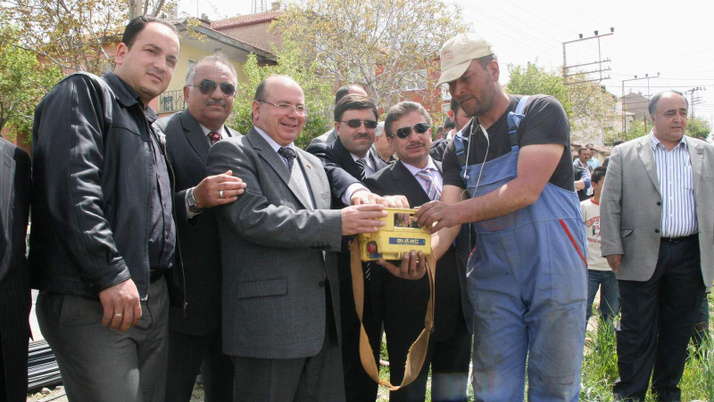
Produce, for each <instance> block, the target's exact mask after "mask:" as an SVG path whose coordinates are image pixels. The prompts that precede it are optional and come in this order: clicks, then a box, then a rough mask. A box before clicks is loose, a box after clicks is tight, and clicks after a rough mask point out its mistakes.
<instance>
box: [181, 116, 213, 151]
mask: <svg viewBox="0 0 714 402" xmlns="http://www.w3.org/2000/svg"><path fill="white" fill-rule="evenodd" d="M181 126H182V127H183V131H184V132H185V133H186V139H187V140H188V143H189V144H191V148H193V150H194V151H195V152H196V154H197V155H198V157H199V158H201V161H203V163H204V164H206V158H207V157H208V150H209V148H210V146H209V145H208V140H207V139H206V135H205V134H203V130H202V129H201V126H200V125H199V124H198V122H197V121H196V119H194V118H193V116H191V114H190V113H189V112H188V110H186V111H184V112H182V113H181Z"/></svg>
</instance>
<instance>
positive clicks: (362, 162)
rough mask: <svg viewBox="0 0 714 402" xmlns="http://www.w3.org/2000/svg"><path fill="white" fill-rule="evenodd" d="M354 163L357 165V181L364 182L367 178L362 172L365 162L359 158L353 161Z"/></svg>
mask: <svg viewBox="0 0 714 402" xmlns="http://www.w3.org/2000/svg"><path fill="white" fill-rule="evenodd" d="M355 163H357V166H358V167H359V177H358V179H359V181H364V179H366V178H367V175H366V174H365V172H364V168H365V166H367V161H366V160H364V159H362V158H360V159H357V160H356V161H355Z"/></svg>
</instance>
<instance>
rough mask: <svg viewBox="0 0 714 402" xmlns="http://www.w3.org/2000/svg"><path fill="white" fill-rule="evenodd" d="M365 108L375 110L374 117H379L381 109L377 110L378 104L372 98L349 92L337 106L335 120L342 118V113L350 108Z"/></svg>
mask: <svg viewBox="0 0 714 402" xmlns="http://www.w3.org/2000/svg"><path fill="white" fill-rule="evenodd" d="M354 109H357V110H365V109H370V110H372V112H374V119H375V120H377V119H378V118H379V111H377V105H375V104H374V102H372V99H370V98H368V97H366V96H364V95H360V94H348V95H345V96H344V97H343V98H342V99H340V101H339V102H337V106H335V121H340V120H342V115H343V114H344V113H345V112H346V111H348V110H354Z"/></svg>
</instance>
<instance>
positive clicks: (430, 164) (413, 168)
mask: <svg viewBox="0 0 714 402" xmlns="http://www.w3.org/2000/svg"><path fill="white" fill-rule="evenodd" d="M402 165H404V167H405V168H407V170H408V171H409V173H411V174H412V176H416V174H417V173H419V172H421V171H422V170H425V169H426V170H433V171H436V172H438V171H439V169H437V168H436V164H434V160H433V159H431V156H430V157H429V162H427V164H426V166H425V167H424V169H422V168H418V167H416V166H414V165H410V164H408V163H406V162H404V161H402Z"/></svg>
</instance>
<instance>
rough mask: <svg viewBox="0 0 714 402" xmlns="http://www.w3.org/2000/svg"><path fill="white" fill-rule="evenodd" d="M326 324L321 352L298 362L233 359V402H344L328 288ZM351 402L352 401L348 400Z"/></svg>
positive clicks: (340, 361) (340, 365) (337, 346)
mask: <svg viewBox="0 0 714 402" xmlns="http://www.w3.org/2000/svg"><path fill="white" fill-rule="evenodd" d="M325 293H326V295H327V296H326V297H327V314H326V318H327V322H326V325H325V338H324V341H323V344H322V349H320V352H319V353H318V354H316V355H315V356H310V357H304V358H299V359H259V358H252V357H241V356H233V364H234V367H235V369H234V371H235V380H234V384H233V387H234V388H233V401H234V402H255V401H261V402H284V401H294V402H303V401H304V402H308V401H310V402H343V401H345V389H344V387H343V382H342V359H341V357H340V346H339V344H338V341H337V324H336V323H335V318H334V315H333V313H332V311H333V308H332V301H331V300H330V288H329V284H328V286H326V287H325ZM350 402H351V400H350Z"/></svg>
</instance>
